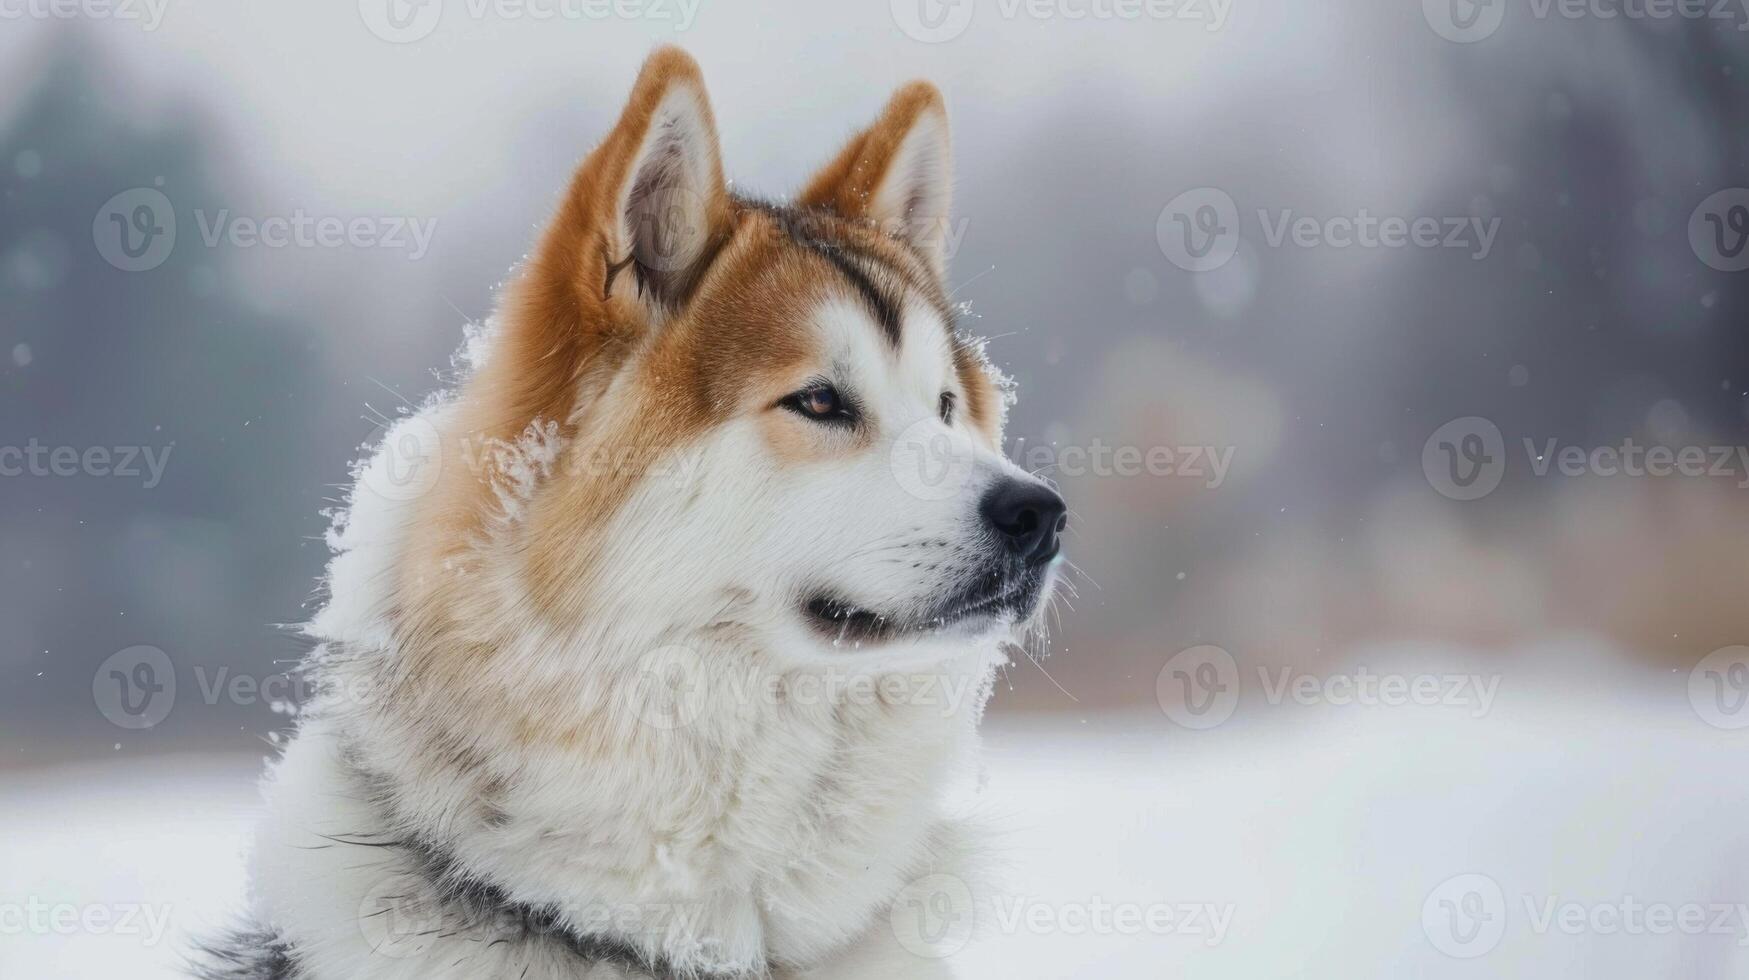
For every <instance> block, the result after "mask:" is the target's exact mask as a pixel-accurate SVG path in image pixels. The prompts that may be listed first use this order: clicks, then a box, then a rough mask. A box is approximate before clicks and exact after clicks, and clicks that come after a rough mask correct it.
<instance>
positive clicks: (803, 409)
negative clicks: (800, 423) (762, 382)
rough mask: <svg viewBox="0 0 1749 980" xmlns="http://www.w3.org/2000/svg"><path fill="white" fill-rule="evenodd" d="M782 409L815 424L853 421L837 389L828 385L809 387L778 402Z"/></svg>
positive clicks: (853, 418)
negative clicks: (811, 420)
mask: <svg viewBox="0 0 1749 980" xmlns="http://www.w3.org/2000/svg"><path fill="white" fill-rule="evenodd" d="M780 404H781V405H783V407H784V408H787V409H789V410H790V411H792V412H794V413H796V414H797V415H800V416H802V417H804V418H809V419H813V420H814V421H816V422H831V423H835V424H844V423H849V422H853V421H855V417H854V416H853V415H852V414H851V411H850V406H849V405H848V404H846V402H845V400H844V396H842V395H840V394H838V389H837V388H834V387H832V386H831V385H829V384H825V383H820V384H813V385H809V386H808V387H806V388H803V389H802V390H801V391H798V392H796V393H795V394H793V395H790V396H789V397H788V398H785V399H784V400H783V401H782V402H780Z"/></svg>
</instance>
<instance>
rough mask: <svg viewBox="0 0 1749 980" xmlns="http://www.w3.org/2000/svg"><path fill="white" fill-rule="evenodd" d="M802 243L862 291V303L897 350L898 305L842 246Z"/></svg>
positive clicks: (815, 242) (858, 290) (812, 242)
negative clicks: (877, 286)
mask: <svg viewBox="0 0 1749 980" xmlns="http://www.w3.org/2000/svg"><path fill="white" fill-rule="evenodd" d="M803 244H805V245H807V246H808V247H809V248H810V249H812V250H813V252H814V254H815V255H818V256H820V257H821V258H823V259H825V260H826V261H828V262H830V263H832V266H833V268H835V269H837V270H838V271H839V272H840V273H842V274H843V275H844V278H846V279H848V280H850V284H851V285H853V286H855V287H856V290H857V292H859V293H861V294H862V299H863V302H865V303H867V304H868V308H869V310H870V312H872V313H874V317H875V321H876V322H878V323H879V324H880V325H881V333H883V334H884V335H886V338H887V343H889V344H891V345H892V346H893V349H894V350H897V349H898V348H899V343H900V333H899V306H898V304H897V303H894V302H893V301H892V299H891V298H890V297H888V296H887V294H886V293H883V292H881V291H880V290H879V289H878V288H876V287H875V284H874V280H873V279H871V278H869V276H868V274H867V273H865V272H863V271H862V267H861V266H858V265H857V264H856V262H854V261H853V260H852V259H851V258H850V256H849V255H847V254H845V250H844V249H842V248H837V247H834V246H832V245H829V244H826V243H823V242H818V241H803Z"/></svg>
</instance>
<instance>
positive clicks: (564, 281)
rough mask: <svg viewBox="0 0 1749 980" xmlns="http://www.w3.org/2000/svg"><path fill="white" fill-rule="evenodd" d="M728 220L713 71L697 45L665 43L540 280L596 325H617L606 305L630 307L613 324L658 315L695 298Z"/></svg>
mask: <svg viewBox="0 0 1749 980" xmlns="http://www.w3.org/2000/svg"><path fill="white" fill-rule="evenodd" d="M728 228H729V204H728V191H727V189H726V188H725V187H724V184H723V165H722V161H721V159H720V158H719V156H718V151H717V128H716V122H715V121H714V120H713V119H712V117H711V107H710V100H709V99H708V98H707V97H706V95H705V90H704V76H703V75H702V74H701V73H700V72H699V70H698V63H697V62H695V61H693V60H692V58H691V56H690V55H688V54H686V52H684V51H681V50H680V49H679V48H659V49H657V50H656V51H655V53H653V54H651V55H650V57H649V59H648V60H646V61H645V62H644V67H643V70H642V71H640V72H639V73H638V80H637V82H636V83H634V84H633V86H632V93H631V98H630V99H628V100H627V102H626V107H625V110H624V111H623V112H622V113H621V114H620V118H619V122H618V124H616V125H615V126H614V128H613V131H612V132H610V133H609V134H608V136H607V139H605V140H603V141H602V143H601V145H599V146H597V147H596V148H595V150H594V152H592V153H590V154H589V157H588V159H586V160H584V161H583V164H582V166H580V167H579V168H578V169H577V174H576V176H575V177H573V178H572V180H571V187H570V189H569V190H568V191H567V192H566V196H565V200H564V202H563V203H562V205H561V206H560V208H559V213H558V214H557V215H556V216H555V217H554V219H553V223H552V225H551V226H549V227H548V229H547V232H546V236H545V238H544V239H543V240H542V242H541V245H540V248H539V249H538V250H537V252H536V255H535V263H534V266H533V269H532V271H533V277H532V278H533V279H534V280H535V285H536V288H537V290H538V292H539V294H540V299H541V301H542V302H543V303H544V304H547V312H549V313H552V314H557V315H559V316H560V318H562V319H574V318H573V317H570V316H566V315H565V314H567V313H569V312H572V311H571V310H563V309H561V308H562V307H565V306H567V305H568V306H570V307H572V308H573V309H574V310H575V312H576V313H579V314H581V315H582V318H583V321H584V322H583V324H581V326H582V328H583V329H585V330H588V329H590V328H591V327H592V326H596V327H599V326H608V325H610V324H605V323H603V322H602V321H601V320H600V318H598V317H595V316H591V315H590V314H591V312H592V311H595V310H599V309H601V308H602V307H604V306H608V307H616V308H617V313H618V314H620V315H619V316H609V317H608V318H607V319H608V320H609V321H614V320H619V319H623V317H624V315H626V314H630V315H631V316H632V318H633V319H641V320H645V321H654V320H658V319H660V318H661V317H662V316H663V315H664V314H666V313H667V312H670V311H672V310H673V309H674V308H675V307H676V306H678V305H679V304H681V303H682V302H684V300H685V299H686V297H687V295H688V294H689V293H690V291H691V289H692V287H693V286H694V285H695V284H696V283H697V281H698V278H699V275H700V274H701V273H702V272H703V270H704V268H705V267H706V266H708V265H709V263H710V258H711V256H712V255H713V254H715V252H716V249H717V247H718V246H720V245H721V243H722V241H723V239H724V238H725V237H726V236H727V233H728ZM622 304H624V305H622ZM639 314H642V315H641V316H640V315H639ZM537 319H548V318H547V317H537Z"/></svg>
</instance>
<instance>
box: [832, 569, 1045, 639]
mask: <svg viewBox="0 0 1749 980" xmlns="http://www.w3.org/2000/svg"><path fill="white" fill-rule="evenodd" d="M1046 583H1047V576H1046V575H1043V574H1040V575H1028V576H1026V577H1025V578H1023V579H1022V580H1021V581H1019V582H1001V583H998V584H997V585H996V587H994V588H986V589H981V590H975V591H971V592H967V593H964V594H961V595H958V596H955V597H953V598H952V599H950V600H948V601H946V602H943V603H941V604H940V605H938V606H936V607H935V608H933V609H930V610H928V611H926V612H925V613H923V614H922V615H912V616H898V615H892V614H887V613H882V612H879V611H877V610H875V609H872V608H869V607H867V606H863V605H858V604H856V603H854V602H852V601H849V600H846V599H844V598H842V597H841V596H838V595H836V594H832V593H817V594H815V595H813V596H812V597H810V598H808V599H807V600H805V601H804V602H803V603H802V612H803V615H804V618H805V619H806V620H807V621H808V624H809V625H810V626H811V627H812V628H813V629H814V631H815V632H816V633H818V634H819V635H820V636H821V637H822V638H824V639H827V640H830V641H832V642H833V643H835V644H839V645H842V644H844V643H853V644H875V643H888V642H892V641H894V640H902V639H910V638H915V637H920V636H929V635H943V634H960V635H973V634H977V633H981V632H984V631H986V630H989V629H992V628H995V627H997V626H1000V625H1003V624H1007V623H1014V622H1018V621H1019V620H1022V619H1025V618H1026V617H1027V616H1029V615H1031V613H1032V611H1033V610H1034V609H1035V608H1036V607H1037V606H1038V604H1039V599H1040V596H1041V594H1042V593H1043V591H1044V589H1045V586H1046Z"/></svg>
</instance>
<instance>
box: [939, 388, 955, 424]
mask: <svg viewBox="0 0 1749 980" xmlns="http://www.w3.org/2000/svg"><path fill="white" fill-rule="evenodd" d="M958 402H959V399H958V398H956V397H954V393H953V392H951V391H944V392H942V393H941V406H940V408H939V409H938V411H939V412H940V413H941V421H942V422H944V423H946V424H948V425H952V424H953V407H954V405H956V404H957V403H958Z"/></svg>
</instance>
